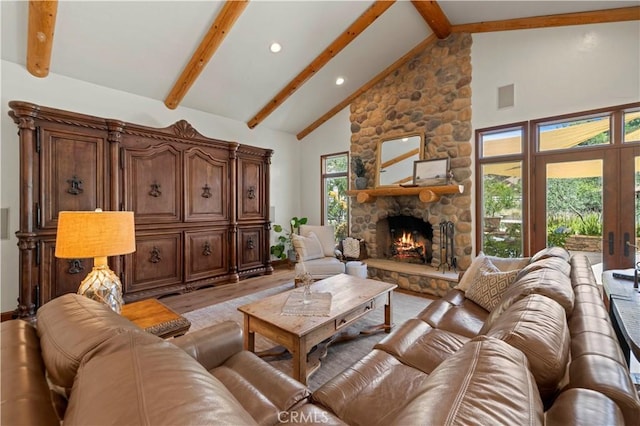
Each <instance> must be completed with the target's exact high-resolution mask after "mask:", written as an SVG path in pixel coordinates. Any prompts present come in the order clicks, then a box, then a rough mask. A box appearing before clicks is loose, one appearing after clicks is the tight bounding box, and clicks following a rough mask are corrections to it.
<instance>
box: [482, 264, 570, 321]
mask: <svg viewBox="0 0 640 426" xmlns="http://www.w3.org/2000/svg"><path fill="white" fill-rule="evenodd" d="M530 294H541V295H543V296H546V297H548V298H550V299H553V300H555V301H556V302H558V303H559V304H560V306H562V307H563V308H564V311H565V316H566V317H567V318H568V317H570V316H571V312H572V311H573V305H574V299H575V296H574V293H573V288H572V287H571V279H570V278H569V277H567V276H566V275H564V274H563V273H562V272H560V271H557V270H555V269H551V268H542V269H538V270H536V271H532V272H530V273H528V274H527V275H525V276H524V277H522V278H520V279H519V280H516V281H515V282H514V283H513V284H511V285H510V286H509V287H508V288H507V289H506V290H505V292H504V293H503V295H502V300H501V302H500V303H499V304H498V306H497V307H496V308H495V309H494V310H493V311H491V314H489V315H488V317H487V321H486V323H485V326H484V328H483V329H484V330H486V329H487V328H488V327H491V324H492V323H493V322H494V321H495V320H496V319H497V318H498V317H499V316H500V315H502V313H503V312H504V311H506V310H507V309H508V308H509V306H511V305H513V304H514V303H516V302H517V301H518V300H520V299H523V298H525V297H526V296H528V295H530Z"/></svg>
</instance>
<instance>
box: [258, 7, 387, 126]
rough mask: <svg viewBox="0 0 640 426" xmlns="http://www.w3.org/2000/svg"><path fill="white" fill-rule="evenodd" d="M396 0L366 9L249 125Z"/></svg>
mask: <svg viewBox="0 0 640 426" xmlns="http://www.w3.org/2000/svg"><path fill="white" fill-rule="evenodd" d="M395 1H396V0H378V1H376V2H375V3H374V4H372V5H371V6H370V7H369V8H368V9H367V10H365V11H364V13H363V14H362V15H360V17H359V18H358V19H356V20H355V21H354V22H353V23H352V24H351V25H350V26H349V28H347V29H346V30H345V31H344V32H343V33H342V34H340V36H338V38H336V39H335V40H334V41H333V42H332V43H331V44H330V45H329V47H327V48H326V49H325V50H324V51H323V52H322V53H320V55H318V57H316V58H315V59H314V60H313V61H312V62H311V63H310V64H309V65H308V66H307V67H306V68H305V69H304V70H302V71H301V72H300V74H298V75H297V76H296V77H295V78H294V79H293V80H291V81H290V82H289V84H287V85H286V86H285V87H284V89H282V90H281V91H280V92H279V93H278V94H277V95H276V96H275V97H274V98H273V99H271V100H270V101H269V102H268V103H267V104H266V105H265V106H264V107H263V108H262V109H261V110H260V111H259V112H258V113H257V114H256V115H255V116H254V117H253V118H252V119H251V120H249V122H247V126H249V128H250V129H253V128H254V127H256V126H257V125H258V124H260V123H261V122H262V121H263V120H264V119H265V118H267V117H268V116H269V114H271V113H272V112H273V111H275V109H276V108H278V107H279V106H280V105H281V104H282V103H283V102H284V101H285V100H287V98H289V96H291V95H292V94H293V93H294V92H295V91H296V90H298V89H299V88H300V87H301V86H302V85H303V84H304V83H305V82H306V81H307V80H309V79H310V78H311V77H312V76H313V75H314V74H316V73H317V72H318V71H320V69H321V68H322V67H323V66H325V65H326V64H327V63H328V62H329V61H330V60H331V59H332V58H333V57H334V56H336V55H337V54H338V53H340V51H341V50H342V49H344V48H345V47H346V46H347V45H348V44H349V43H351V42H352V41H353V40H354V39H355V38H356V37H357V36H358V35H360V34H361V33H362V32H363V31H364V30H365V29H367V27H369V25H371V24H372V23H373V22H374V21H375V20H376V19H378V18H379V17H380V16H381V15H382V14H383V13H384V12H385V11H386V10H387V9H389V8H390V7H391V6H392V5H393V4H394V3H395Z"/></svg>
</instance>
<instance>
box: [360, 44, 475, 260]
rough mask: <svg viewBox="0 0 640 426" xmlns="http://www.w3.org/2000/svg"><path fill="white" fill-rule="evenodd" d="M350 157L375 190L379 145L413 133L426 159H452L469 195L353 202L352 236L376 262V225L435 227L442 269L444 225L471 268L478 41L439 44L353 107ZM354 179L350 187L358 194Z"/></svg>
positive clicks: (458, 255) (455, 176)
mask: <svg viewBox="0 0 640 426" xmlns="http://www.w3.org/2000/svg"><path fill="white" fill-rule="evenodd" d="M350 118H351V133H352V135H351V147H350V150H351V155H352V156H359V157H361V158H362V160H363V161H364V163H365V167H366V171H367V179H368V187H369V188H372V187H373V186H374V182H375V164H376V149H377V144H378V141H379V140H380V139H382V138H385V139H388V138H390V137H394V136H397V135H400V134H404V133H407V132H423V133H424V141H425V149H424V152H425V159H436V158H446V157H449V158H450V166H451V169H452V171H453V182H452V184H462V185H464V191H463V193H462V194H456V195H445V196H443V197H442V198H441V199H440V200H439V201H438V202H434V203H423V202H421V201H420V200H419V199H418V197H417V196H415V197H409V196H402V197H378V198H377V200H376V201H375V202H373V203H362V204H361V203H358V202H357V201H356V199H355V197H352V199H351V207H350V211H351V221H350V224H351V225H350V226H351V236H353V237H356V238H363V239H364V240H365V241H366V244H367V250H368V251H369V255H370V256H371V257H376V245H375V240H376V235H375V233H376V222H377V221H378V220H379V219H382V218H385V217H387V216H388V215H390V214H391V215H396V214H407V215H411V216H414V217H420V218H423V219H424V220H427V221H428V222H429V223H431V225H432V226H433V230H434V235H433V248H434V252H433V262H432V266H436V267H437V266H438V265H440V261H441V256H440V252H439V251H440V250H439V246H440V229H439V224H440V222H441V221H443V220H450V221H452V222H453V223H454V224H455V256H456V259H457V263H458V267H459V269H462V270H464V269H466V268H467V267H468V266H469V264H470V263H471V251H472V247H471V220H472V214H471V210H470V206H471V136H472V131H471V35H470V34H452V35H451V36H449V37H448V38H447V39H446V40H436V41H435V42H433V43H432V44H430V45H429V46H428V47H426V48H425V50H424V51H423V52H421V53H419V54H417V55H416V56H415V57H414V58H412V59H411V60H409V61H408V62H407V63H406V64H404V65H403V66H402V67H400V68H399V69H397V70H396V71H394V72H392V73H391V74H390V75H388V76H387V77H386V78H385V79H384V80H382V81H381V82H379V83H378V84H377V85H375V86H374V87H373V88H371V89H370V90H368V91H367V92H366V93H363V94H362V95H360V96H359V97H358V98H357V99H356V100H354V101H353V103H352V104H351V116H350ZM354 180H355V175H352V176H351V181H352V182H351V187H352V188H355V185H354V182H353V181H354Z"/></svg>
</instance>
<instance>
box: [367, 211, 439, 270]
mask: <svg viewBox="0 0 640 426" xmlns="http://www.w3.org/2000/svg"><path fill="white" fill-rule="evenodd" d="M376 230H377V231H376V235H377V238H378V241H377V246H378V248H379V249H381V253H378V257H379V258H383V259H389V260H393V261H396V262H405V263H416V264H422V265H424V264H430V263H431V260H432V258H433V256H432V253H433V247H432V242H433V227H432V226H431V224H430V223H428V222H425V221H423V220H422V219H420V218H415V217H412V216H403V215H400V216H389V217H387V218H385V219H382V220H380V221H378V223H377V224H376Z"/></svg>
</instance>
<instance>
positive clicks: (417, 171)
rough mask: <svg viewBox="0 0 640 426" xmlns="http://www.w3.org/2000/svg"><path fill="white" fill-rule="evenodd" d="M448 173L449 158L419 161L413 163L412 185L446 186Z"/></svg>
mask: <svg viewBox="0 0 640 426" xmlns="http://www.w3.org/2000/svg"><path fill="white" fill-rule="evenodd" d="M448 173H449V158H439V159H436V160H420V161H414V162H413V183H414V185H418V186H438V185H446V184H447V181H448Z"/></svg>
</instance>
